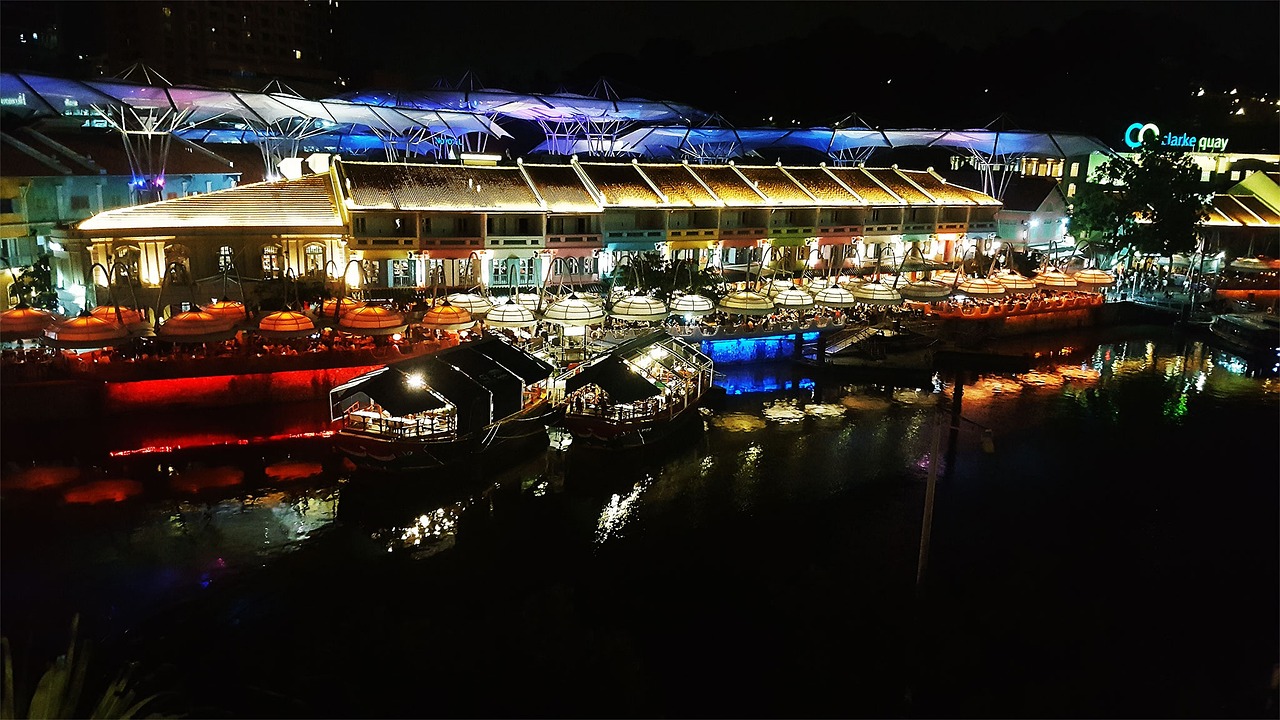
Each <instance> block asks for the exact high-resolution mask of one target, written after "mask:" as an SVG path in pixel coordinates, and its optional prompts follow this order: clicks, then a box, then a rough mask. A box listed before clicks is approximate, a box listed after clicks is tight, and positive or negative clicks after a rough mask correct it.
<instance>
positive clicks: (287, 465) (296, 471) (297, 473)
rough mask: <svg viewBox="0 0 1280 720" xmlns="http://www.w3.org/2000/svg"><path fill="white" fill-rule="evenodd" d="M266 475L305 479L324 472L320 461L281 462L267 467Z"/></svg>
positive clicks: (286, 478)
mask: <svg viewBox="0 0 1280 720" xmlns="http://www.w3.org/2000/svg"><path fill="white" fill-rule="evenodd" d="M265 472H266V475H267V477H269V478H271V479H272V480H304V479H306V478H310V477H315V476H316V475H319V474H320V473H322V472H324V466H322V465H321V464H320V463H318V462H301V461H295V462H281V463H276V464H274V465H268V466H267V467H266V470H265Z"/></svg>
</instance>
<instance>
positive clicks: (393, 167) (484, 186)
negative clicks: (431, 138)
mask: <svg viewBox="0 0 1280 720" xmlns="http://www.w3.org/2000/svg"><path fill="white" fill-rule="evenodd" d="M341 168H342V174H343V175H344V176H345V179H346V183H345V187H344V188H343V190H344V194H345V196H346V202H347V206H348V207H349V208H352V209H396V210H455V211H484V210H514V211H525V212H536V211H541V210H542V209H543V208H542V204H541V203H539V202H538V197H537V196H536V195H534V194H533V189H532V188H530V187H529V183H528V182H527V181H525V179H524V175H523V174H521V172H520V168H517V167H483V166H474V165H426V164H408V163H365V162H344V163H342V165H341Z"/></svg>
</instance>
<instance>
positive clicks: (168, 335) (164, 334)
mask: <svg viewBox="0 0 1280 720" xmlns="http://www.w3.org/2000/svg"><path fill="white" fill-rule="evenodd" d="M233 325H234V323H233V322H232V321H231V320H229V319H227V318H221V317H218V316H216V315H214V314H212V313H207V312H205V311H203V310H189V311H187V312H180V313H178V314H177V315H173V316H172V317H170V318H169V319H168V320H165V321H164V322H162V323H160V325H159V327H157V328H156V337H157V338H159V339H161V340H167V341H168V342H188V343H203V342H221V341H223V340H230V339H231V338H232V337H234V336H235V334H236V331H235V328H234V327H233Z"/></svg>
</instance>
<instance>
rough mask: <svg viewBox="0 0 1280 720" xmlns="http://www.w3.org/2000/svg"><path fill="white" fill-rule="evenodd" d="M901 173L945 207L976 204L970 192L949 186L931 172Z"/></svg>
mask: <svg viewBox="0 0 1280 720" xmlns="http://www.w3.org/2000/svg"><path fill="white" fill-rule="evenodd" d="M900 172H901V173H902V174H903V175H906V176H907V177H908V178H910V179H911V181H912V182H914V183H915V184H916V185H919V186H920V188H921V189H922V190H924V191H925V192H927V193H929V195H930V196H932V197H933V199H935V200H937V201H938V202H940V203H943V204H945V205H972V204H973V203H974V199H973V198H971V197H970V196H969V193H968V192H965V191H963V190H960V189H958V188H956V186H955V185H949V184H948V183H947V182H946V181H944V180H943V179H941V178H939V177H938V176H937V175H934V174H933V173H931V172H919V171H914V170H902V171H900Z"/></svg>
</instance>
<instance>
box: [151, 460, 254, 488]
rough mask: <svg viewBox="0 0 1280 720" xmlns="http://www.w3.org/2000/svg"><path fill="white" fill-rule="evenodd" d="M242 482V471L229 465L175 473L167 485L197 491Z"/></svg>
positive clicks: (225, 486) (232, 485)
mask: <svg viewBox="0 0 1280 720" xmlns="http://www.w3.org/2000/svg"><path fill="white" fill-rule="evenodd" d="M242 482H244V471H243V470H241V469H240V468H234V467H229V466H222V467H212V468H196V469H193V470H186V471H184V472H180V473H175V474H174V475H173V477H171V478H169V485H170V486H171V487H172V488H173V489H174V490H177V491H178V492H186V493H198V492H200V491H201V490H211V489H213V488H227V487H234V486H236V485H239V484H240V483H242Z"/></svg>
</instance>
